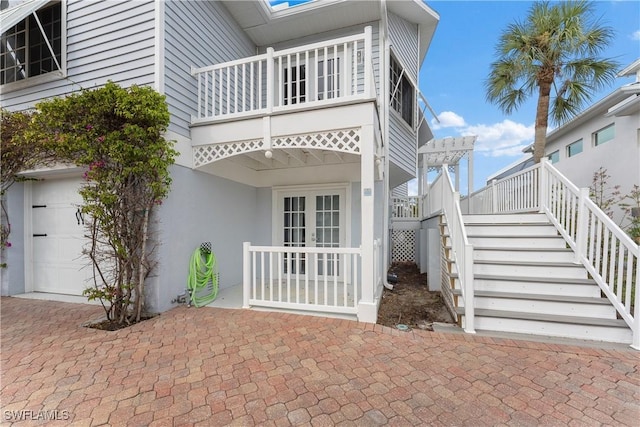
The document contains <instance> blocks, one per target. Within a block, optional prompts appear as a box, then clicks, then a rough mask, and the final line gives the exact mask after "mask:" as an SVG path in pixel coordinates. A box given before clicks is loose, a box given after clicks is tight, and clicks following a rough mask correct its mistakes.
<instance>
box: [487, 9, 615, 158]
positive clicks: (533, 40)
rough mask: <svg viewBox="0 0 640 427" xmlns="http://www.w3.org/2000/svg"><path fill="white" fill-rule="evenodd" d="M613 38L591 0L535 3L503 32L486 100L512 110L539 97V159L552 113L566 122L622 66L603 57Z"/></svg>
mask: <svg viewBox="0 0 640 427" xmlns="http://www.w3.org/2000/svg"><path fill="white" fill-rule="evenodd" d="M613 36H614V31H613V29H612V28H611V27H608V26H605V25H602V24H601V22H599V21H598V20H597V19H595V18H594V13H593V7H592V4H591V3H590V2H587V1H563V2H553V3H549V2H546V1H543V2H536V3H534V4H533V5H532V6H531V8H530V9H529V13H528V15H527V17H526V19H525V21H523V22H515V23H513V24H511V25H509V26H508V27H507V28H506V30H505V31H504V32H503V33H502V35H501V37H500V40H499V42H498V44H497V47H496V54H497V56H498V59H497V60H496V61H495V62H494V63H492V64H491V70H490V73H489V77H488V78H487V80H486V82H485V86H486V93H487V100H488V101H490V102H492V103H495V104H497V105H498V106H499V107H500V108H501V109H502V111H504V112H505V114H511V113H512V112H513V111H515V110H517V109H518V108H519V107H520V106H521V105H522V104H523V103H524V102H525V101H526V100H527V99H529V98H530V97H531V96H537V97H538V98H537V102H538V105H537V110H536V123H535V127H536V136H535V142H534V159H535V161H536V162H539V161H540V159H541V158H542V157H543V156H544V146H545V143H546V131H547V125H548V119H549V117H551V119H552V121H553V122H555V123H556V124H562V123H563V122H565V121H567V120H568V119H570V118H571V117H572V116H574V115H575V114H577V113H579V112H580V110H581V109H582V108H583V107H584V104H585V103H586V102H587V101H589V100H590V99H591V97H592V96H593V94H594V93H595V92H596V91H597V90H599V89H601V88H603V87H605V86H606V85H607V84H610V83H611V82H612V81H613V80H614V78H615V73H616V69H617V68H618V66H619V65H618V64H617V63H616V62H615V61H614V60H612V59H606V58H601V57H600V55H601V53H602V52H604V51H605V50H606V49H607V47H608V45H609V43H610V41H611V40H612V38H613ZM552 93H553V96H551V95H552Z"/></svg>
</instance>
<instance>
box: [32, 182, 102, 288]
mask: <svg viewBox="0 0 640 427" xmlns="http://www.w3.org/2000/svg"><path fill="white" fill-rule="evenodd" d="M81 185H82V180H81V179H79V178H73V179H59V180H46V181H40V182H37V183H35V184H34V185H33V191H32V205H33V206H36V207H34V208H33V209H32V221H33V222H32V229H33V234H34V237H33V279H34V290H36V291H40V292H52V293H63V294H72V295H80V294H82V291H83V290H84V289H85V287H86V285H87V279H88V278H90V277H91V269H90V268H88V267H87V264H88V258H87V257H85V256H84V255H82V250H83V246H84V244H85V242H87V239H86V238H85V237H84V235H85V228H84V226H83V225H82V224H78V220H77V217H76V212H77V210H78V207H79V206H80V205H81V203H82V198H81V197H80V195H79V194H78V189H79V188H80V186H81ZM37 206H42V207H37ZM45 206H46V207H45ZM45 234H46V236H43V235H45ZM37 235H40V236H37Z"/></svg>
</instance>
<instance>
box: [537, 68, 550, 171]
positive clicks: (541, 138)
mask: <svg viewBox="0 0 640 427" xmlns="http://www.w3.org/2000/svg"><path fill="white" fill-rule="evenodd" d="M552 82H553V81H552V80H550V81H540V86H539V88H540V89H539V91H538V106H537V108H536V125H535V139H534V141H533V160H534V161H535V162H536V163H540V159H542V158H543V157H544V148H545V145H546V143H547V125H548V124H549V100H550V96H549V94H550V93H551V83H552Z"/></svg>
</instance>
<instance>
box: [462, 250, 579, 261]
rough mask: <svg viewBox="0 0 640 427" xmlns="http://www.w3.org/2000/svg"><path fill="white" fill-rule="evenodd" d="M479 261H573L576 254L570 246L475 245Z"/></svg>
mask: <svg viewBox="0 0 640 427" xmlns="http://www.w3.org/2000/svg"><path fill="white" fill-rule="evenodd" d="M473 257H474V260H477V261H525V262H553V261H556V262H564V263H569V262H573V260H574V259H575V255H574V253H573V251H572V250H571V249H569V248H513V247H495V248H491V247H482V246H474V248H473Z"/></svg>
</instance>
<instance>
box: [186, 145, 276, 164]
mask: <svg viewBox="0 0 640 427" xmlns="http://www.w3.org/2000/svg"><path fill="white" fill-rule="evenodd" d="M263 147H264V141H263V140H262V139H255V140H251V141H240V142H228V143H224V144H212V145H201V146H198V147H194V148H193V164H194V165H195V167H198V166H203V165H206V164H208V163H213V162H215V161H217V160H222V159H224V158H227V157H231V156H235V155H238V154H244V153H249V152H252V151H258V150H262V149H263Z"/></svg>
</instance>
